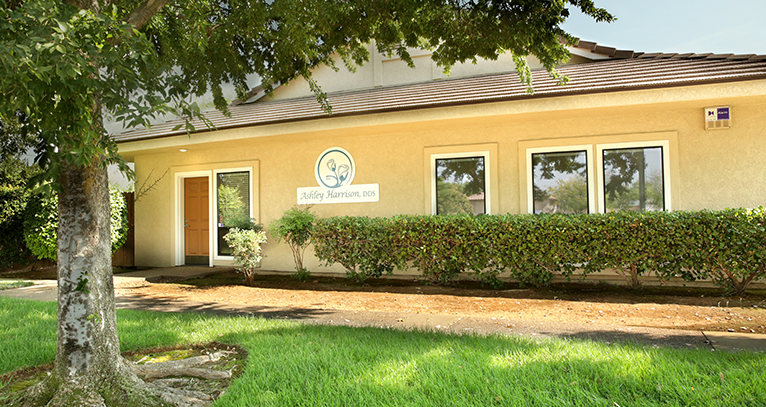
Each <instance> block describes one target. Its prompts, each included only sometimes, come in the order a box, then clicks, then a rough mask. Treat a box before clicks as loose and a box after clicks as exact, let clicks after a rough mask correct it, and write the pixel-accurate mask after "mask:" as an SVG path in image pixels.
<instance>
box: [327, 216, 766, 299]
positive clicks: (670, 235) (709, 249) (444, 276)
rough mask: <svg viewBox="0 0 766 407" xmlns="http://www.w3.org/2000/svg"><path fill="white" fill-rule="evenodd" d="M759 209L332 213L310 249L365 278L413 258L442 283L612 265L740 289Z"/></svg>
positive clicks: (764, 267)
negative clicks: (394, 214) (374, 215)
mask: <svg viewBox="0 0 766 407" xmlns="http://www.w3.org/2000/svg"><path fill="white" fill-rule="evenodd" d="M764 241H766V210H764V209H763V208H757V209H727V210H723V211H699V212H692V211H688V212H687V211H680V212H611V213H607V214H587V215H558V214H552V215H483V216H478V217H472V216H409V215H406V216H397V217H393V218H389V219H383V218H374V219H370V218H366V217H335V218H329V219H320V220H317V221H316V224H315V227H314V232H313V243H314V248H315V250H314V252H315V254H316V256H317V257H318V258H319V259H320V260H321V261H323V262H325V263H326V264H328V265H330V264H333V263H340V264H342V265H343V266H344V267H346V269H347V271H348V274H349V276H350V277H352V278H355V279H358V280H364V279H365V278H367V277H379V276H381V275H382V273H383V272H386V273H388V274H390V273H391V272H392V271H393V269H394V268H395V267H396V268H399V269H401V270H404V269H407V268H408V267H414V268H417V269H418V270H420V272H421V273H422V274H423V275H424V276H426V277H429V278H432V279H433V280H434V281H437V282H441V283H445V282H448V281H450V280H451V279H453V278H455V277H457V276H458V275H460V274H461V273H465V272H472V273H474V274H476V275H477V276H478V277H479V279H481V280H482V281H484V282H486V283H488V284H490V285H492V286H500V284H499V280H498V278H497V277H498V276H499V275H500V274H504V273H505V274H506V275H509V276H510V277H512V278H513V279H515V280H517V281H519V282H520V283H522V284H532V285H536V286H541V285H546V284H549V283H550V282H551V280H552V279H553V278H554V277H555V276H556V275H561V276H564V277H567V278H569V277H570V276H572V275H573V274H574V273H575V272H579V273H580V274H581V275H583V276H584V275H587V274H589V273H593V272H603V271H610V270H611V271H614V272H617V273H620V274H622V275H624V276H625V277H626V279H627V280H628V282H629V283H630V284H633V285H638V284H640V282H641V279H642V278H644V277H647V276H649V275H650V273H654V274H655V277H656V278H659V279H661V280H667V279H670V278H679V277H680V278H683V279H685V280H688V281H694V280H701V279H711V280H712V281H713V282H714V283H715V284H717V285H719V286H721V287H723V288H724V289H726V290H727V291H729V292H732V293H739V294H741V293H743V292H744V291H745V290H746V289H747V287H748V285H749V284H750V283H752V282H753V281H756V280H758V279H761V278H764V277H766V245H764V244H763V242H764Z"/></svg>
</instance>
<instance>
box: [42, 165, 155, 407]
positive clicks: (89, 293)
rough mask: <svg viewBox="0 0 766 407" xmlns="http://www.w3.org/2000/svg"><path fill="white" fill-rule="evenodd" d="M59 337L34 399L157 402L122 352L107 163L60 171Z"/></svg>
mask: <svg viewBox="0 0 766 407" xmlns="http://www.w3.org/2000/svg"><path fill="white" fill-rule="evenodd" d="M59 182H60V184H61V187H62V188H63V190H62V191H61V192H60V194H59V208H58V211H59V230H58V342H57V352H56V360H55V365H54V370H53V374H52V375H51V377H50V378H49V380H47V381H46V382H44V384H43V385H42V386H41V387H40V388H38V389H37V394H36V395H34V399H35V400H34V401H33V402H34V403H41V402H42V403H47V405H49V406H137V405H141V406H144V405H153V404H159V403H158V400H157V399H156V398H154V396H152V394H151V391H150V390H149V388H148V387H147V386H146V384H145V383H144V382H143V381H142V380H141V379H139V378H138V376H137V375H136V374H135V372H134V371H133V370H132V369H131V368H130V367H129V366H128V365H127V364H126V362H125V361H124V359H123V358H122V356H121V355H120V344H119V339H118V337H117V321H116V319H117V318H116V313H115V305H114V282H113V278H112V264H111V241H110V223H111V221H110V215H109V188H108V183H107V170H106V168H105V167H102V166H100V165H99V163H98V162H96V163H94V164H93V165H91V166H89V167H77V166H65V167H63V168H62V171H61V173H60V176H59Z"/></svg>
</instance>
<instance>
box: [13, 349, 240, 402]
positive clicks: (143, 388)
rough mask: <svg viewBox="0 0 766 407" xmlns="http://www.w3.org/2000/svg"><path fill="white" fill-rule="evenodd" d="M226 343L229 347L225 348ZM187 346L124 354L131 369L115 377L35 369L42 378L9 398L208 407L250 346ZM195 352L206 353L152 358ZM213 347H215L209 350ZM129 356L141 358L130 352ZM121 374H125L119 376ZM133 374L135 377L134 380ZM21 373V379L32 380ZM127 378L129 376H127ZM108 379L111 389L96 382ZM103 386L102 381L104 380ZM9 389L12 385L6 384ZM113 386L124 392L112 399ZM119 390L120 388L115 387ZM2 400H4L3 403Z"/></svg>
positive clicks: (23, 400)
mask: <svg viewBox="0 0 766 407" xmlns="http://www.w3.org/2000/svg"><path fill="white" fill-rule="evenodd" d="M221 347H223V349H226V350H220V349H221ZM195 348H196V350H192V348H183V349H180V350H156V351H151V354H150V355H151V356H148V355H147V354H144V355H147V356H145V357H143V358H141V359H140V360H139V361H137V362H132V361H130V360H128V359H124V360H123V362H122V363H120V365H121V366H122V368H123V369H127V371H126V372H125V373H126V374H124V375H121V374H120V375H115V376H114V377H113V379H112V380H106V381H104V380H103V379H102V380H100V381H99V380H96V381H93V382H91V381H87V382H84V383H66V385H62V384H61V383H56V382H55V381H54V380H53V377H52V376H51V375H50V373H48V374H47V375H46V374H42V375H41V373H43V372H44V371H42V372H41V371H39V370H37V372H36V373H35V374H34V375H35V376H36V377H38V378H39V379H42V380H41V381H39V382H37V384H35V385H33V386H32V387H30V388H28V389H27V390H26V391H24V390H22V389H19V390H21V392H22V393H17V396H15V397H14V396H12V395H10V396H11V398H10V399H5V398H4V400H8V401H9V402H10V405H12V406H41V405H46V406H72V405H77V406H111V405H113V404H114V402H116V404H117V405H121V406H122V405H125V406H132V405H142V406H155V405H156V406H163V407H168V406H177V407H204V406H208V405H210V404H211V403H212V402H213V401H214V400H215V399H216V398H218V397H219V396H220V395H221V394H222V393H223V390H224V389H225V387H226V386H228V382H229V380H230V379H231V378H232V375H233V372H234V371H235V370H236V369H237V367H238V366H239V364H240V363H241V362H240V361H242V360H244V358H245V352H244V350H243V349H241V348H237V347H230V346H226V345H222V344H219V343H213V344H209V345H206V346H203V347H195ZM187 349H188V351H189V352H194V353H196V354H197V355H199V353H200V352H205V353H206V354H203V355H201V356H193V357H188V358H185V359H177V360H169V361H161V362H154V361H153V360H152V359H153V357H154V358H158V359H165V358H168V357H178V356H179V353H180V354H181V357H183V356H184V355H187V353H186V351H187ZM207 352H210V353H207ZM128 358H129V359H133V360H135V359H137V358H136V357H135V356H134V357H132V358H131V357H128ZM117 376H119V377H121V378H122V379H123V380H114V379H116V377H117ZM130 378H132V380H129V379H130ZM28 379H30V378H29V377H28V378H22V377H17V380H28ZM125 380H128V381H129V383H128V382H125ZM99 382H100V383H106V384H107V386H106V388H107V389H108V390H107V393H105V394H103V396H104V397H102V394H101V392H102V391H103V389H101V390H97V389H96V388H97V387H98V388H101V387H99V385H98V384H97V383H99ZM102 387H103V386H102ZM3 390H4V391H7V390H8V387H6V388H5V389H3ZM110 392H116V393H121V392H125V393H124V394H123V395H122V396H120V397H118V398H117V399H115V400H113V402H110V401H107V400H105V398H108V396H107V395H106V394H109V393H110ZM111 394H112V395H116V394H115V393H111ZM0 404H1V403H0Z"/></svg>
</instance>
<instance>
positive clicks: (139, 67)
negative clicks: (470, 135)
mask: <svg viewBox="0 0 766 407" xmlns="http://www.w3.org/2000/svg"><path fill="white" fill-rule="evenodd" d="M0 6H2V8H1V9H0V66H2V68H3V73H4V74H3V75H2V77H0V114H4V115H5V116H6V117H11V116H13V115H14V114H17V112H22V113H24V114H25V115H26V116H27V117H28V127H29V128H30V130H32V132H33V133H34V134H36V135H37V137H39V139H40V141H41V143H40V144H41V146H44V147H45V149H44V150H43V151H41V156H40V158H41V164H43V165H44V166H45V167H47V168H48V176H49V177H51V178H52V179H54V180H55V179H56V174H57V172H58V167H59V165H60V163H71V164H76V165H88V164H90V163H92V162H93V160H94V158H96V157H102V158H103V159H105V161H106V162H118V161H119V159H118V157H117V154H116V148H115V146H114V144H113V143H112V142H111V141H110V139H109V138H107V137H102V135H103V134H104V133H105V131H104V128H103V119H104V117H105V116H108V117H110V118H112V119H114V120H116V121H118V122H121V123H123V124H124V125H125V126H126V127H133V126H137V125H141V124H145V125H148V124H149V120H150V119H151V118H152V117H153V116H155V115H162V114H166V113H174V114H178V115H181V116H183V117H187V118H191V117H199V109H198V108H197V107H196V105H195V104H193V103H191V102H189V100H190V99H189V98H190V97H191V96H194V95H197V96H200V95H202V94H204V93H206V92H207V91H212V94H213V96H214V102H215V105H216V107H217V108H218V109H221V110H223V111H224V112H225V111H226V104H227V101H226V100H225V99H224V97H223V91H222V88H221V84H222V83H225V82H228V83H233V84H234V85H235V88H236V91H237V94H238V95H239V97H240V98H243V97H245V93H246V92H247V90H248V89H249V84H248V83H247V77H248V75H252V74H257V75H258V76H259V77H260V78H261V79H262V81H263V84H264V86H265V89H266V90H267V91H269V90H271V89H272V88H273V87H274V86H275V85H276V84H279V83H286V82H289V81H290V80H291V79H294V78H296V77H298V76H303V77H304V78H306V79H307V80H308V82H309V84H310V86H311V87H312V89H313V90H314V91H315V93H316V95H317V98H318V100H319V101H320V102H322V103H326V102H325V99H324V95H323V93H322V91H321V89H320V88H319V87H318V85H317V84H316V82H314V81H313V80H312V78H311V70H312V69H313V68H314V67H316V66H318V65H321V64H327V65H330V66H333V67H335V66H336V63H339V62H342V63H344V64H346V65H347V66H349V67H351V68H352V69H353V67H355V66H358V65H361V64H363V63H365V62H366V61H367V60H368V59H369V57H370V55H369V50H368V47H367V44H368V43H369V42H370V41H371V40H373V39H375V44H376V46H377V48H378V50H379V51H382V52H385V53H390V54H395V55H398V56H400V57H401V58H402V59H403V60H405V61H407V62H408V63H410V64H412V63H413V62H412V59H411V58H410V55H409V53H408V47H419V48H429V49H432V50H433V55H432V58H433V59H434V60H435V61H436V62H437V63H439V64H440V65H441V66H443V67H444V69H445V70H449V68H450V67H451V66H452V65H454V64H456V63H460V62H466V61H475V60H476V59H477V58H487V59H496V58H497V57H498V56H499V55H500V54H501V53H504V52H511V53H512V54H513V55H514V58H515V62H516V64H517V69H518V71H519V74H520V76H521V79H522V81H524V82H526V83H530V80H531V79H530V75H529V66H528V65H527V64H526V61H525V60H524V57H526V56H527V55H530V54H532V55H535V56H536V57H537V58H538V59H539V60H540V61H541V63H542V64H543V66H545V68H546V69H548V70H549V71H550V72H551V73H552V74H553V75H557V74H556V73H555V67H556V65H557V64H559V63H560V62H561V61H564V60H566V59H568V57H569V53H568V51H567V50H566V47H565V45H566V44H567V43H572V42H573V41H574V38H573V37H572V36H571V35H569V34H568V33H566V32H565V31H564V30H563V29H562V28H561V27H560V26H561V24H562V23H563V22H564V21H565V19H566V18H567V17H568V16H569V8H570V7H574V8H577V9H579V10H580V11H582V12H583V13H585V14H587V15H589V16H591V17H593V18H594V19H595V20H596V21H611V20H613V16H611V15H610V14H609V13H608V12H606V11H605V10H603V9H600V8H597V7H596V6H595V4H594V2H593V1H591V0H512V1H491V0H344V1H326V0H300V1H295V0H224V1H204V0H203V1H200V0H196V1H171V0H145V1H143V2H136V1H126V0H121V1H119V0H115V1H102V2H95V1H90V0H69V1H66V2H58V1H53V0H28V1H22V0H0ZM336 56H339V57H340V60H339V61H336V60H335V59H334V58H336ZM250 85H252V84H250ZM326 108H328V109H330V107H329V106H326Z"/></svg>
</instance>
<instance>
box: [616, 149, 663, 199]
mask: <svg viewBox="0 0 766 407" xmlns="http://www.w3.org/2000/svg"><path fill="white" fill-rule="evenodd" d="M601 159H602V162H603V165H602V167H603V180H604V189H603V191H604V193H603V199H604V200H603V202H602V205H603V207H604V208H605V209H606V212H611V211H662V210H665V188H664V176H663V171H662V167H663V166H662V147H638V148H624V149H603V150H602V153H601Z"/></svg>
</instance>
